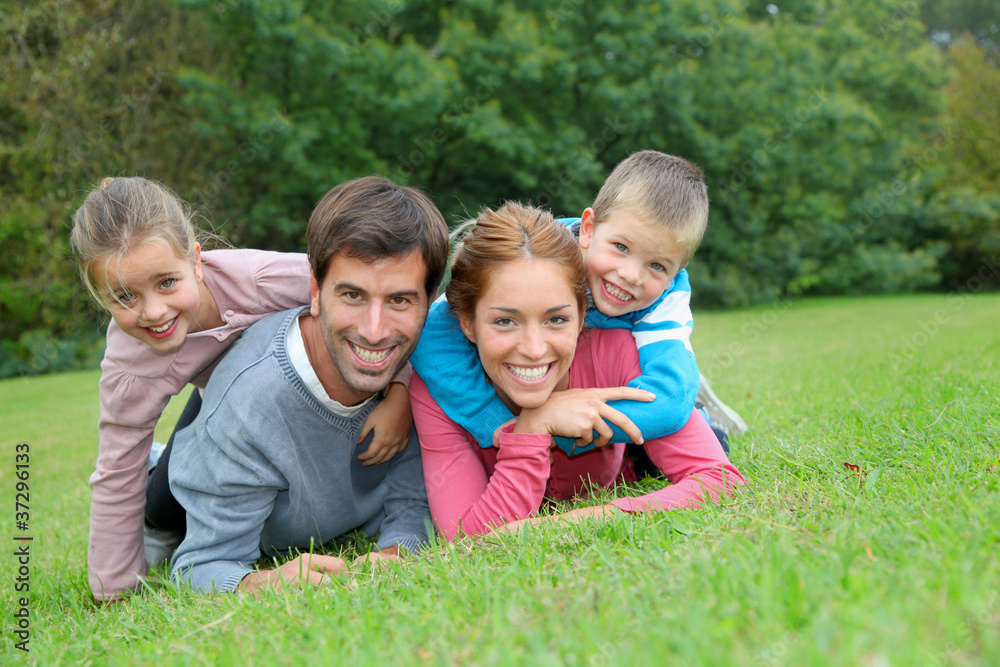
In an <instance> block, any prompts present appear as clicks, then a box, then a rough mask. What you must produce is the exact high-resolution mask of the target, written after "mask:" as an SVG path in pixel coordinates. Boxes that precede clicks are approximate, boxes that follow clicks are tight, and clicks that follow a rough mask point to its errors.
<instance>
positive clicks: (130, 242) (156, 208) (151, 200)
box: [70, 177, 197, 307]
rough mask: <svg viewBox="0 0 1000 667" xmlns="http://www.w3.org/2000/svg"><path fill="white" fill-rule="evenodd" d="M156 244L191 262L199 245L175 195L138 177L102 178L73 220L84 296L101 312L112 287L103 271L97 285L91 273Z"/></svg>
mask: <svg viewBox="0 0 1000 667" xmlns="http://www.w3.org/2000/svg"><path fill="white" fill-rule="evenodd" d="M151 241H152V242H160V243H163V244H165V245H166V246H167V247H169V248H170V249H171V250H172V251H173V253H174V254H175V255H176V256H177V257H182V258H188V259H190V260H192V261H194V244H195V242H196V241H197V238H196V232H195V228H194V225H193V224H192V223H191V213H190V211H189V210H188V208H187V206H186V205H185V204H184V202H182V201H181V200H180V198H178V197H177V195H175V194H174V193H173V192H171V191H170V190H169V189H167V188H166V187H165V186H164V185H163V184H161V183H158V182H157V181H151V180H147V179H145V178H139V177H120V178H110V177H109V178H105V179H104V180H102V181H101V183H100V184H99V185H98V186H97V187H95V188H94V189H93V190H91V192H90V194H88V195H87V198H86V199H85V200H84V202H83V204H81V205H80V208H79V209H77V211H76V213H75V214H74V215H73V231H72V232H71V233H70V244H71V246H72V248H73V254H74V256H75V257H76V261H77V264H78V266H79V269H80V277H81V278H82V279H83V284H84V285H85V286H86V287H87V291H88V292H90V295H91V296H92V297H94V299H95V300H96V301H97V303H99V304H100V305H101V306H104V307H107V306H108V302H107V299H108V294H109V292H111V291H113V290H114V288H115V287H116V286H113V285H110V284H107V282H108V280H110V277H109V274H111V273H112V271H104V281H103V282H104V283H105V284H98V280H97V278H96V277H95V275H94V268H95V266H96V265H97V263H98V262H103V261H107V262H108V264H107V265H109V266H113V264H114V262H120V261H122V260H123V259H124V258H125V256H126V255H127V254H128V253H129V251H131V250H132V249H134V248H136V247H138V246H139V245H141V244H143V243H148V242H151Z"/></svg>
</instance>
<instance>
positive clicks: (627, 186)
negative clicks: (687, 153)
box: [594, 150, 708, 259]
mask: <svg viewBox="0 0 1000 667" xmlns="http://www.w3.org/2000/svg"><path fill="white" fill-rule="evenodd" d="M617 209H625V210H628V211H630V212H632V213H635V214H636V215H638V216H639V217H641V218H643V219H645V220H646V221H648V222H650V223H654V224H657V225H659V226H661V227H662V228H664V229H666V230H669V231H671V232H673V233H674V234H676V236H677V242H678V243H681V244H684V245H686V246H687V248H688V255H687V259H691V256H692V255H694V251H695V250H696V249H697V248H698V244H699V243H701V238H702V236H704V234H705V227H707V226H708V188H707V187H706V186H705V180H704V176H703V174H702V172H701V169H699V168H698V167H696V166H695V165H693V164H691V163H690V162H688V161H687V160H685V159H684V158H680V157H677V156H675V155H667V154H666V153H661V152H659V151H653V150H646V151H639V152H638V153H633V154H632V155H629V156H628V157H627V158H625V159H624V160H622V161H621V162H620V163H618V166H617V167H615V169H614V171H612V172H611V174H610V175H609V176H608V178H607V180H605V181H604V185H602V186H601V190H600V192H598V193H597V199H595V200H594V223H595V224H600V223H601V222H604V221H605V220H606V219H607V218H608V216H610V215H611V213H613V212H614V211H615V210H617Z"/></svg>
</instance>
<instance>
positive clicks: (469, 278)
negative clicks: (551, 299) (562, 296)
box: [445, 202, 587, 318]
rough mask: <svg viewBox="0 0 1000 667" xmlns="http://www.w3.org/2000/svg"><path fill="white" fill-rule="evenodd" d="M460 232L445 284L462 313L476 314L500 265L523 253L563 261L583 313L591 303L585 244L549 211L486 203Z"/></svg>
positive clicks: (454, 307) (450, 301) (458, 312)
mask: <svg viewBox="0 0 1000 667" xmlns="http://www.w3.org/2000/svg"><path fill="white" fill-rule="evenodd" d="M458 232H459V234H460V233H462V232H465V236H464V238H462V239H461V241H459V242H458V243H457V244H456V248H455V253H454V254H455V257H454V260H453V262H452V266H451V280H450V281H449V282H448V285H447V287H446V288H445V294H447V296H448V305H449V307H450V308H451V309H452V311H453V312H454V313H455V314H456V315H457V316H458V317H460V318H462V317H471V316H472V314H473V312H474V311H475V309H476V303H477V302H478V301H479V297H480V296H482V294H483V292H484V291H485V290H486V286H487V285H488V284H489V281H490V279H491V278H492V276H493V274H494V273H495V272H496V271H497V269H498V268H499V267H500V265H502V264H504V263H505V262H509V261H511V260H515V259H522V258H526V259H547V260H551V261H553V262H556V263H557V264H559V266H561V267H563V270H564V271H565V272H566V279H567V281H568V282H569V284H570V286H571V287H572V289H573V292H574V293H575V294H576V298H577V305H578V306H579V308H580V312H581V314H582V312H583V310H584V308H585V307H586V303H587V272H586V270H585V269H584V266H583V255H582V253H581V252H580V245H579V243H578V242H577V241H576V239H575V238H573V234H572V232H570V231H569V228H568V227H567V226H566V225H564V224H562V223H559V222H556V221H555V220H553V218H552V214H551V213H549V212H548V211H545V210H542V209H539V208H535V207H533V206H525V205H524V204H520V203H517V202H507V203H505V204H504V205H503V206H501V207H500V208H499V209H497V210H496V211H493V210H491V209H488V208H484V209H483V210H482V211H481V212H480V214H479V217H478V218H476V219H475V220H470V221H469V222H468V223H466V225H463V227H462V228H460V230H458ZM525 288H526V289H529V288H530V286H525Z"/></svg>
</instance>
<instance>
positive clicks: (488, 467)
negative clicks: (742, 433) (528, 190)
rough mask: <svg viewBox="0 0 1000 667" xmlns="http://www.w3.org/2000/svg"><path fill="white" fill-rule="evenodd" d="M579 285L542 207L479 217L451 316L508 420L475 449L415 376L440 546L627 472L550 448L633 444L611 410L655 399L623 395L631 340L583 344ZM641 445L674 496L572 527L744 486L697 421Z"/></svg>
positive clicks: (637, 437) (632, 503) (454, 283)
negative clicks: (594, 437)
mask: <svg viewBox="0 0 1000 667" xmlns="http://www.w3.org/2000/svg"><path fill="white" fill-rule="evenodd" d="M586 285H587V283H586V273H585V270H584V266H583V260H582V258H581V255H580V249H579V247H578V245H577V242H576V241H575V239H574V238H573V235H572V234H571V233H570V232H569V230H568V229H567V228H566V227H565V226H563V225H562V224H560V223H557V222H555V221H554V220H553V219H552V217H551V215H549V214H548V213H547V212H545V211H541V210H539V209H536V208H531V207H526V206H522V205H520V204H514V203H508V204H506V205H504V206H503V207H502V208H501V209H499V210H498V211H495V212H494V211H490V210H489V209H487V210H485V211H483V213H481V214H480V216H479V218H478V220H477V222H476V224H475V225H474V226H473V227H472V228H471V231H470V233H469V234H468V235H467V236H466V237H465V239H464V240H463V241H462V243H461V245H460V247H459V248H458V250H457V251H456V254H455V259H454V263H453V265H452V274H451V281H450V282H449V283H448V286H447V288H446V294H447V297H448V303H449V305H450V307H451V309H452V310H453V311H454V313H455V315H456V316H457V318H458V322H459V325H460V327H461V330H462V332H463V333H464V334H465V337H466V338H467V339H468V340H469V341H470V342H471V343H472V344H473V345H474V346H475V348H476V352H477V355H478V359H479V363H480V364H481V365H482V367H483V370H484V371H485V373H486V375H487V377H488V378H489V381H490V384H491V385H492V386H493V389H494V391H496V394H497V396H498V397H499V398H500V400H501V401H503V402H504V404H505V405H506V406H507V407H508V408H509V409H510V410H511V411H512V412H513V413H514V414H515V415H516V417H515V419H514V420H512V421H511V422H508V423H507V424H506V425H505V426H504V427H503V428H502V429H501V430H500V433H499V449H494V448H490V447H488V448H482V447H480V446H478V444H477V443H476V440H475V439H474V438H473V437H472V435H470V434H469V432H468V431H466V430H465V429H463V428H462V427H460V426H458V424H456V423H455V422H454V421H453V420H451V419H450V418H449V417H448V416H447V415H446V414H445V413H444V412H443V411H442V410H441V408H440V407H439V406H438V405H437V403H436V402H435V401H434V399H433V398H431V396H430V394H429V392H428V391H427V387H426V385H425V384H424V382H423V381H422V380H421V379H420V378H419V376H416V375H415V376H414V378H413V382H412V384H411V386H410V389H411V395H410V402H411V406H412V409H413V419H414V421H415V422H416V425H417V433H418V435H419V439H420V449H421V456H422V459H423V468H424V480H425V483H426V486H427V497H428V500H429V503H430V508H431V515H432V517H433V519H434V523H435V525H436V526H437V528H438V531H439V532H440V533H441V534H442V535H443V536H444V537H446V538H447V539H449V540H451V539H454V538H455V537H457V536H459V535H460V534H463V533H464V534H466V535H475V534H480V533H484V532H488V531H490V530H493V529H495V528H497V527H499V526H502V525H504V524H506V523H510V522H516V521H520V520H523V519H526V518H528V517H530V516H532V515H533V514H534V513H535V512H537V511H538V509H539V507H540V506H541V503H542V500H543V499H544V498H553V499H556V500H559V499H563V498H570V497H572V496H574V495H576V494H578V493H581V492H583V491H585V490H586V489H587V488H588V486H589V485H596V486H598V487H608V486H610V485H611V484H613V483H614V482H615V480H616V479H618V478H619V477H620V476H621V475H622V473H623V472H627V467H625V466H624V453H625V445H624V444H609V445H606V446H604V447H600V448H598V449H593V450H590V451H587V452H585V453H582V454H577V455H576V456H572V457H570V456H569V455H567V454H566V452H564V451H562V450H561V449H558V448H553V440H552V436H553V435H562V436H566V437H570V438H587V439H588V440H589V438H590V436H591V432H592V430H595V429H596V430H597V431H598V433H599V434H600V439H601V440H602V441H603V442H607V439H608V438H610V436H611V430H610V428H609V427H608V426H607V425H606V424H605V423H604V420H605V419H608V420H610V421H611V422H613V423H615V424H616V425H618V426H619V427H620V428H622V429H623V430H624V431H625V432H626V433H627V434H628V435H629V436H630V437H631V438H632V439H633V440H634V441H635V442H639V443H641V442H642V437H641V433H640V432H639V429H637V428H636V425H635V424H633V423H632V422H631V421H629V419H628V418H627V417H625V415H623V414H622V413H621V412H618V411H617V410H615V409H613V408H611V407H610V406H608V405H607V404H606V403H607V401H610V400H617V399H627V400H646V401H649V400H652V396H651V395H650V394H649V393H648V392H645V391H642V390H639V389H636V388H633V387H626V386H623V385H625V384H626V383H628V382H629V381H630V380H631V379H632V378H634V377H636V376H637V375H639V372H640V370H639V354H638V351H637V350H636V347H635V342H634V340H633V339H632V337H631V335H630V333H629V332H628V331H626V330H623V329H587V330H584V331H583V333H582V334H581V329H582V328H583V314H584V306H585V303H586ZM639 426H640V427H641V424H640V425H639ZM643 446H644V448H645V450H646V452H647V453H648V454H649V456H650V458H651V459H652V461H653V463H655V464H656V466H657V467H658V468H659V469H660V470H662V471H663V473H664V474H665V475H666V476H667V478H668V479H669V480H670V481H671V483H672V484H671V485H669V486H666V487H664V488H662V489H660V490H658V491H656V492H654V493H650V494H647V495H645V496H640V497H635V498H621V499H618V500H616V501H615V502H614V503H612V504H611V505H607V506H602V507H597V508H586V510H582V511H574V512H572V513H569V518H576V517H580V516H587V515H590V514H599V513H604V512H617V511H619V510H620V511H625V512H647V511H652V512H657V511H663V510H667V509H674V508H680V507H688V506H697V505H699V504H701V503H702V502H705V501H710V500H717V499H718V498H719V496H720V495H721V494H723V493H726V492H728V491H731V490H732V489H733V488H735V487H736V486H739V485H741V484H743V477H742V476H741V475H740V473H739V471H738V470H737V469H736V468H735V467H734V466H733V465H732V464H731V463H730V462H729V460H728V458H727V457H726V455H725V453H724V452H723V451H722V447H721V445H720V443H719V440H718V439H717V438H716V437H715V434H714V433H713V432H712V430H711V428H710V427H709V425H708V423H707V422H706V421H705V420H704V419H703V418H702V417H701V415H700V414H698V413H697V412H696V411H692V413H691V415H690V417H689V418H688V420H687V423H686V424H685V425H684V426H683V427H682V428H681V429H680V430H679V431H677V432H676V433H674V434H672V435H669V436H666V437H663V438H655V439H652V440H649V441H647V442H645V443H644V444H643ZM561 516H563V517H565V516H567V515H561Z"/></svg>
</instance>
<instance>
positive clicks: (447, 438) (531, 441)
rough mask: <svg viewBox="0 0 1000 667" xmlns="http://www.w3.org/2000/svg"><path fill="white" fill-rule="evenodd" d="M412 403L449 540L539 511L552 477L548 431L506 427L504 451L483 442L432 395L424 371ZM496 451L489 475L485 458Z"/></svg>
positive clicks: (436, 510) (430, 489)
mask: <svg viewBox="0 0 1000 667" xmlns="http://www.w3.org/2000/svg"><path fill="white" fill-rule="evenodd" d="M410 405H411V407H412V409H413V421H414V423H415V424H416V426H417V434H418V436H419V439H420V451H421V457H422V459H423V468H424V482H425V483H426V486H427V499H428V501H429V504H430V508H431V516H432V517H433V519H434V523H435V525H436V526H437V529H438V531H439V532H440V533H441V535H443V536H444V537H445V538H446V539H448V540H454V539H455V538H456V537H458V536H459V535H461V534H462V533H464V534H466V535H478V534H482V533H486V532H489V531H490V530H491V529H492V528H493V527H496V526H500V525H503V524H505V523H507V522H509V521H515V520H518V519H523V518H525V517H528V516H531V515H533V514H534V513H535V512H537V511H538V508H539V507H540V506H541V503H542V498H543V496H544V493H545V486H546V483H547V481H548V478H549V470H550V465H551V464H550V461H549V445H550V443H551V438H550V437H549V436H547V435H537V434H516V433H512V432H511V431H512V429H513V425H509V426H507V427H505V428H504V432H503V433H502V434H501V440H500V449H499V451H496V450H492V449H487V450H484V451H482V452H479V451H477V450H478V449H479V447H478V446H477V445H476V444H475V442H474V441H473V440H472V437H471V436H470V435H469V433H468V432H467V431H465V430H464V429H462V428H461V427H460V426H459V425H458V424H456V423H455V422H454V421H452V420H451V419H449V418H448V417H447V416H446V415H445V414H444V412H443V411H442V410H441V408H440V407H439V406H438V404H437V403H436V402H435V401H434V399H433V398H431V395H430V392H429V391H428V389H427V385H426V384H425V383H424V381H423V380H422V379H421V378H420V376H419V375H418V374H414V376H413V379H412V380H411V382H410ZM493 456H496V464H495V467H494V469H493V471H492V474H489V473H488V472H487V469H486V465H485V464H484V458H482V457H486V458H491V457H493Z"/></svg>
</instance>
